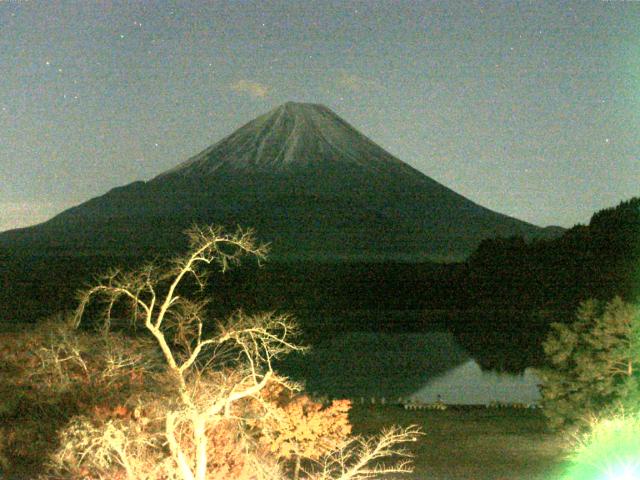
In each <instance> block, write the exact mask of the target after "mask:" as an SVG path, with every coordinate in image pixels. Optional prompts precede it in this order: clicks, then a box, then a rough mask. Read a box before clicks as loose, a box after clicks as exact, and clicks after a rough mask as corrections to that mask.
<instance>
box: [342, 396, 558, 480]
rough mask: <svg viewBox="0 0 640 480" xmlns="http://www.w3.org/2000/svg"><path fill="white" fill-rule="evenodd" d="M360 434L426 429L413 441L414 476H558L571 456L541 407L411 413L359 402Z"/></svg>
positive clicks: (446, 479) (546, 479)
mask: <svg viewBox="0 0 640 480" xmlns="http://www.w3.org/2000/svg"><path fill="white" fill-rule="evenodd" d="M350 418H351V421H352V423H353V426H354V433H361V434H367V435H374V434H375V433H376V432H378V431H380V429H381V428H382V427H385V426H389V425H392V424H398V425H401V426H406V425H411V424H417V425H419V426H421V427H422V429H423V431H424V432H425V435H424V437H422V438H421V439H419V440H418V442H417V443H415V444H413V445H409V449H410V451H411V452H412V453H413V454H414V455H415V458H414V465H415V471H414V473H413V474H411V475H405V476H402V477H398V478H405V479H412V480H417V479H421V480H423V479H424V480H553V479H556V478H558V477H559V472H561V470H562V468H563V465H562V464H563V462H564V459H565V456H566V454H567V451H566V448H567V445H568V444H567V442H566V439H565V438H564V437H563V436H562V435H560V434H554V433H551V432H550V431H548V429H547V428H546V426H545V422H544V418H543V416H542V414H541V413H540V412H539V411H528V410H516V409H505V410H490V409H485V408H483V407H450V408H449V409H447V410H445V411H429V410H420V411H406V410H404V409H403V408H402V407H401V406H397V405H386V406H382V405H365V406H360V405H355V406H354V407H353V409H352V411H351V415H350Z"/></svg>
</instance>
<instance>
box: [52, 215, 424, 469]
mask: <svg viewBox="0 0 640 480" xmlns="http://www.w3.org/2000/svg"><path fill="white" fill-rule="evenodd" d="M189 238H190V250H189V252H188V253H187V254H185V255H183V256H181V257H178V258H177V259H175V260H173V261H171V262H170V263H168V264H165V265H159V264H157V263H154V264H149V265H146V266H143V267H142V268H140V269H137V270H134V271H130V272H124V271H119V270H112V271H110V272H108V273H107V274H106V275H104V276H103V277H101V278H100V279H99V280H98V282H97V283H96V284H95V285H93V286H91V287H89V288H88V289H87V290H85V291H84V292H82V293H81V295H80V304H79V307H78V309H77V311H76V312H75V315H74V317H73V323H74V326H75V327H78V326H80V325H81V324H82V323H83V322H86V319H87V316H88V315H90V314H91V313H95V312H97V313H98V314H99V317H98V318H99V319H100V320H101V322H99V323H98V326H99V328H100V332H99V334H98V335H89V334H85V333H82V332H80V331H77V332H75V335H71V334H69V335H67V334H66V333H64V334H63V335H62V336H61V338H59V339H58V341H57V342H54V343H52V344H51V345H50V346H49V347H48V348H45V349H44V350H42V352H41V362H42V365H43V367H44V368H43V369H42V372H41V373H40V375H42V376H43V378H44V379H45V381H44V382H43V384H44V385H47V386H48V388H50V389H51V390H52V391H58V392H61V391H63V390H64V391H73V390H74V388H75V390H76V391H77V390H78V389H77V386H78V385H82V388H85V389H86V390H87V391H91V392H92V394H93V395H94V396H93V398H99V399H104V400H103V401H101V402H100V403H99V404H93V405H88V404H87V405H85V407H88V408H84V409H83V410H81V411H79V412H77V414H76V415H74V416H71V417H70V420H69V421H68V423H67V425H66V427H65V428H64V429H62V430H61V431H60V432H59V435H58V439H59V440H58V445H59V447H58V448H57V450H56V452H55V453H54V454H53V455H52V456H51V465H50V472H51V474H53V475H55V476H56V478H85V477H88V478H116V479H117V478H122V479H127V480H132V479H139V478H145V479H158V480H160V479H163V480H164V479H182V480H205V479H213V478H238V479H243V478H247V479H249V478H263V479H274V480H275V479H280V478H283V475H284V474H285V473H286V472H287V471H288V470H290V469H293V471H294V472H293V473H294V476H295V477H298V476H299V475H300V473H302V474H303V475H304V476H305V477H304V478H308V479H316V478H317V479H319V478H323V479H328V478H340V479H343V480H348V479H356V478H371V476H367V475H369V474H368V473H367V472H373V471H375V472H376V475H377V474H380V475H382V474H385V473H402V472H407V471H409V465H408V463H407V461H406V460H400V461H398V462H396V463H391V464H390V465H388V466H384V465H377V466H375V467H373V468H370V467H369V465H370V464H371V462H377V461H378V460H379V459H380V458H382V457H387V456H393V455H396V454H397V455H403V451H402V450H401V449H399V448H397V447H396V445H397V444H399V443H403V442H407V441H412V440H415V438H416V436H417V435H418V434H419V432H418V431H417V429H415V428H413V427H409V428H406V429H395V430H392V431H389V432H383V434H382V435H381V436H380V437H379V438H378V440H377V441H373V440H364V439H359V438H357V437H356V438H353V439H348V438H347V435H348V434H349V432H350V426H349V423H348V418H347V412H348V408H349V405H348V403H346V402H337V403H334V404H333V405H331V406H329V407H328V408H323V407H322V406H321V405H320V404H316V403H315V402H312V401H311V400H310V399H309V398H308V397H306V396H304V395H296V394H294V392H295V391H296V390H298V389H299V387H298V386H297V385H295V384H293V383H291V382H290V381H289V380H288V379H287V378H284V377H282V376H280V375H278V374H277V373H276V372H275V371H274V370H273V366H272V362H273V360H274V359H277V358H279V357H280V356H282V355H284V354H286V353H288V352H291V351H296V350H302V348H301V347H300V346H298V345H297V344H296V343H295V337H296V333H297V329H296V325H295V324H294V323H293V322H292V321H291V319H290V318H289V317H288V316H287V315H279V314H275V313H261V314H254V315H248V314H246V313H244V312H242V311H238V312H236V313H235V314H234V315H232V316H230V317H229V318H227V319H226V320H213V319H211V318H210V317H209V316H208V314H207V308H206V307H207V302H206V301H204V300H203V299H197V297H196V299H192V298H191V297H193V296H194V290H195V291H197V290H198V289H202V288H204V286H205V284H206V281H207V271H206V269H205V267H206V266H208V265H211V264H217V265H218V266H219V267H220V268H221V270H223V271H225V270H226V269H227V268H228V267H229V266H230V265H233V264H236V263H238V261H239V259H240V257H241V256H243V255H247V254H248V255H252V256H255V257H258V258H259V259H261V258H263V257H264V255H265V249H264V247H263V246H260V245H257V244H256V243H255V241H254V238H253V235H252V234H251V232H243V231H238V232H237V233H236V234H233V235H228V234H225V233H224V232H223V231H222V230H221V229H218V228H212V227H207V228H204V229H200V228H194V229H192V230H191V231H190V232H189ZM96 305H97V306H98V307H99V308H98V309H96V308H95V306H96ZM124 315H126V316H127V317H128V318H129V319H130V320H131V324H132V326H133V328H134V330H135V329H137V331H138V334H137V335H136V336H135V338H134V339H132V340H130V341H129V339H128V337H126V336H122V335H120V334H117V333H114V332H113V327H114V325H116V324H117V323H118V322H119V320H118V319H119V318H120V317H121V316H124ZM117 335H120V336H119V337H117V340H116V341H114V338H115V337H114V336H117ZM93 338H98V339H100V340H91V339H93ZM92 342H93V343H92ZM98 364H101V367H98V366H97V365H98ZM54 379H55V381H54ZM94 384H95V385H94ZM56 389H57V390H56ZM354 442H355V443H354ZM305 462H311V463H310V464H308V465H307V463H305ZM301 466H304V468H301ZM340 466H342V467H341V468H342V470H341V469H340V468H339V467H340ZM329 474H331V475H334V474H335V477H334V476H328V475H329Z"/></svg>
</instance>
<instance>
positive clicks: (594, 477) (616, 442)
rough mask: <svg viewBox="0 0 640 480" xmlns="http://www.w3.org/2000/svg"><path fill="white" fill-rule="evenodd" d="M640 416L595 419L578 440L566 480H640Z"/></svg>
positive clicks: (564, 478)
mask: <svg viewBox="0 0 640 480" xmlns="http://www.w3.org/2000/svg"><path fill="white" fill-rule="evenodd" d="M638 432H640V415H638V414H637V413H636V414H632V415H629V414H625V413H619V414H617V415H615V416H612V417H610V418H603V419H598V420H594V421H593V422H592V424H591V425H590V430H589V431H588V432H586V433H584V434H582V435H580V436H579V437H578V438H577V441H576V444H575V448H574V451H573V453H572V454H571V457H570V465H569V468H568V469H567V472H566V473H565V474H564V475H563V476H562V480H606V479H611V480H613V479H635V478H638V477H640V463H639V462H638V459H640V434H639V433H638Z"/></svg>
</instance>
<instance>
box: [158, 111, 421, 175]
mask: <svg viewBox="0 0 640 480" xmlns="http://www.w3.org/2000/svg"><path fill="white" fill-rule="evenodd" d="M341 166H342V167H344V168H350V169H354V168H355V169H374V170H376V171H386V170H388V169H389V168H391V169H398V168H400V169H401V170H404V171H405V173H406V172H407V171H408V170H413V169H411V167H409V166H408V165H406V164H405V163H403V162H401V161H400V160H398V159H397V158H395V157H394V156H393V155H391V154H390V153H388V152H386V151H385V150H383V149H382V148H381V147H379V146H378V145H376V144H375V143H373V142H372V141H371V140H369V139H368V138H367V137H365V136H364V135H362V134H361V133H359V132H358V131H357V130H356V129H355V128H353V127H352V126H351V125H349V124H348V123H347V122H346V121H344V120H343V119H342V118H340V117H339V116H338V115H337V114H336V113H335V112H333V111H332V110H331V109H329V108H327V107H326V106H324V105H321V104H316V103H299V102H286V103H283V104H282V105H280V106H278V107H276V108H274V109H273V110H271V111H269V112H267V113H265V114H264V115H261V116H259V117H257V118H256V119H254V120H252V121H251V122H249V123H247V124H245V125H244V126H243V127H241V128H240V129H238V130H236V131H235V132H234V133H232V134H231V135H229V136H228V137H226V138H224V139H222V140H221V141H219V142H218V143H216V144H214V145H212V146H211V147H209V148H207V149H206V150H204V151H202V152H200V153H199V154H197V155H195V156H194V157H192V158H190V159H188V160H187V161H186V162H183V163H182V164H180V165H178V166H177V167H175V168H173V169H171V170H169V171H167V172H165V173H163V174H161V175H159V176H158V177H156V179H154V180H160V179H166V178H169V177H181V178H198V179H203V178H205V179H206V178H210V177H211V176H216V175H220V174H221V173H223V172H225V173H228V172H233V171H235V172H244V173H258V172H262V173H264V172H270V173H275V172H298V173H300V172H301V171H305V172H308V171H309V169H311V170H315V171H318V170H319V169H320V170H324V169H326V168H330V169H332V170H333V171H335V170H336V169H338V170H339V169H340V168H341Z"/></svg>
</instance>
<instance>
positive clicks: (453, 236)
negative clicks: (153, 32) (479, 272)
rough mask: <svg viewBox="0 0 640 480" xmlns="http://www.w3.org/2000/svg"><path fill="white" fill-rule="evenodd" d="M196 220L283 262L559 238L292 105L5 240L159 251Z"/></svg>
mask: <svg viewBox="0 0 640 480" xmlns="http://www.w3.org/2000/svg"><path fill="white" fill-rule="evenodd" d="M193 223H217V224H223V225H226V226H228V227H231V228H233V227H235V226H236V225H242V226H246V227H254V228H256V230H257V231H258V234H259V236H260V237H261V238H262V239H263V240H266V241H271V242H272V247H273V248H272V257H275V258H287V259H301V258H307V259H310V258H312V259H366V260H382V259H393V260H421V259H422V260H423V259H436V260H442V259H448V260H458V259H462V258H464V257H466V256H467V255H468V254H469V253H470V252H471V251H472V250H473V249H474V248H475V247H476V246H477V245H478V243H479V242H480V241H481V240H483V239H485V238H488V237H493V236H511V235H522V236H524V237H526V238H534V237H547V236H550V235H553V234H552V232H550V231H548V230H545V229H542V228H539V227H536V226H534V225H531V224H528V223H526V222H522V221H520V220H517V219H514V218H510V217H508V216H505V215H502V214H499V213H496V212H493V211H491V210H488V209H486V208H484V207H481V206H480V205H477V204H475V203H473V202H472V201H470V200H468V199H466V198H464V197H463V196H461V195H459V194H457V193H455V192H454V191H452V190H450V189H448V188H447V187H445V186H443V185H441V184H439V183H438V182H436V181H434V180H432V179H431V178H429V177H427V176H426V175H424V174H422V173H420V172H419V171H417V170H415V169H414V168H412V167H410V166H409V165H407V164H405V163H403V162H402V161H400V160H399V159H397V158H395V157H394V156H392V155H391V154H389V153H388V152H386V151H385V150H384V149H382V148H380V147H379V146H378V145H376V144H375V143H374V142H372V141H371V140H369V139H368V138H367V137H365V136H364V135H362V134H360V133H359V132H358V131H357V130H355V129H354V128H353V127H352V126H350V125H349V124H348V123H346V122H345V121H344V120H342V119H341V118H340V117H338V116H337V115H336V114H335V113H334V112H332V111H331V110H329V109H328V108H326V107H324V106H321V105H314V104H299V103H291V102H290V103H286V104H284V105H282V106H280V107H278V108H276V109H274V110H272V111H271V112H268V113H267V114H265V115H262V116H260V117H258V118H256V119H255V120H253V121H251V122H249V123H247V124H246V125H244V126H243V127H241V128H240V129H238V130H237V131H235V132H234V133H232V134H231V135H229V136H228V137H226V138H224V139H222V140H221V141H219V142H218V143H216V144H214V145H212V146H211V147H209V148H207V149H206V150H204V151H202V152H201V153H199V154H197V155H195V156H194V157H192V158H190V159H189V160H187V161H185V162H183V163H181V164H180V165H178V166H176V167H175V168H173V169H171V170H168V171H167V172H165V173H163V174H161V175H158V176H157V177H155V178H153V179H151V180H150V181H148V182H135V183H132V184H130V185H127V186H124V187H120V188H116V189H113V190H111V191H110V192H108V193H107V194H105V195H103V196H101V197H98V198H94V199H92V200H89V201H88V202H85V203H83V204H81V205H79V206H77V207H74V208H72V209H69V210H67V211H65V212H63V213H61V214H60V215H58V216H56V217H54V218H53V219H51V220H50V221H48V222H45V223H44V224H41V225H37V226H34V227H30V228H26V229H20V230H14V231H10V232H5V233H4V234H0V246H4V247H5V248H6V247H9V248H12V249H15V248H24V249H28V250H42V251H48V252H52V251H61V252H69V251H72V252H75V253H98V254H109V255H112V254H118V253H125V252H126V253H128V254H131V253H134V254H135V253H136V252H147V253H148V252H149V251H156V252H161V251H164V250H169V249H172V248H175V247H176V246H180V245H181V244H182V238H183V237H182V233H181V232H182V231H183V230H184V229H185V228H187V227H188V226H189V225H191V224H193Z"/></svg>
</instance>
